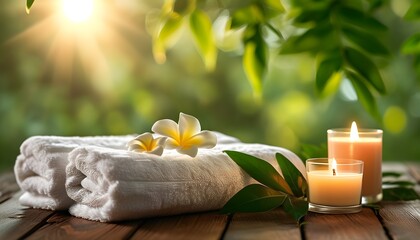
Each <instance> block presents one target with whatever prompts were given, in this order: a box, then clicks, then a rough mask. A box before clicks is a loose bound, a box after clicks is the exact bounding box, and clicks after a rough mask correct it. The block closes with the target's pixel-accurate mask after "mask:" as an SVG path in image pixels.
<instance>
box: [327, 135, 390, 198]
mask: <svg viewBox="0 0 420 240" xmlns="http://www.w3.org/2000/svg"><path fill="white" fill-rule="evenodd" d="M327 133H328V157H329V158H347V159H360V160H362V161H363V162H364V172H363V185H362V203H363V204H366V203H376V202H379V201H381V200H382V130H379V129H359V130H358V131H357V129H356V133H355V134H354V133H352V131H351V130H350V129H344V128H341V129H340V128H338V129H330V130H328V131H327Z"/></svg>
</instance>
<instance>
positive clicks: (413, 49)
mask: <svg viewBox="0 0 420 240" xmlns="http://www.w3.org/2000/svg"><path fill="white" fill-rule="evenodd" d="M401 51H402V52H403V53H404V54H420V33H416V34H414V35H413V36H411V37H409V38H408V39H407V40H406V41H405V42H404V44H403V46H402V49H401Z"/></svg>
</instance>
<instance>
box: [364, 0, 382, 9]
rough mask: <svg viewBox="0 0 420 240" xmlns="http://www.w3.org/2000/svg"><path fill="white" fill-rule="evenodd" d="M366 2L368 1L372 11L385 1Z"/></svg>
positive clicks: (373, 0)
mask: <svg viewBox="0 0 420 240" xmlns="http://www.w3.org/2000/svg"><path fill="white" fill-rule="evenodd" d="M368 2H369V3H370V7H369V10H370V11H374V10H376V9H378V8H380V7H382V6H383V5H384V3H385V1H384V0H368Z"/></svg>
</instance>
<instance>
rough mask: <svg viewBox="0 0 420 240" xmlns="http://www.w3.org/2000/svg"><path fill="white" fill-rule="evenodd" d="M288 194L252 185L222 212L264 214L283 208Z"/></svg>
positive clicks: (245, 188)
mask: <svg viewBox="0 0 420 240" xmlns="http://www.w3.org/2000/svg"><path fill="white" fill-rule="evenodd" d="M286 196H287V195H286V194H284V193H282V192H278V191H275V190H272V189H270V188H268V187H266V186H263V185H260V184H251V185H248V186H246V187H244V188H243V189H241V190H240V191H239V192H237V193H236V194H235V195H234V196H233V197H232V198H231V199H230V200H229V201H228V202H227V203H226V204H225V205H224V206H223V208H222V210H221V212H222V213H224V214H226V213H234V212H264V211H269V210H272V209H274V208H277V207H279V206H281V205H282V204H283V202H284V200H285V199H286Z"/></svg>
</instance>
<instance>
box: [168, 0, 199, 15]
mask: <svg viewBox="0 0 420 240" xmlns="http://www.w3.org/2000/svg"><path fill="white" fill-rule="evenodd" d="M195 8H196V0H175V3H174V7H173V11H174V12H176V13H179V14H181V15H187V14H189V13H191V12H192V11H194V9H195Z"/></svg>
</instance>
